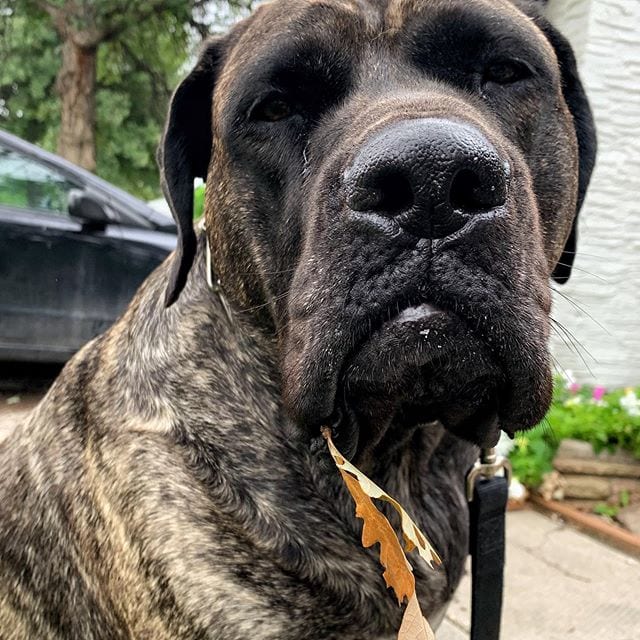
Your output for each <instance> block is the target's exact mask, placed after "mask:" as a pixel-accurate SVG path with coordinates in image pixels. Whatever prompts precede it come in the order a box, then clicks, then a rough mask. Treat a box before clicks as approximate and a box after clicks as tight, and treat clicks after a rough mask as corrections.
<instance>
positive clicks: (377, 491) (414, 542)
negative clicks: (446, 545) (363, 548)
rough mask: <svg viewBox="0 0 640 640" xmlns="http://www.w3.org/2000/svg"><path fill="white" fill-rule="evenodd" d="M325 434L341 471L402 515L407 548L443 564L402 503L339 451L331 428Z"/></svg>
mask: <svg viewBox="0 0 640 640" xmlns="http://www.w3.org/2000/svg"><path fill="white" fill-rule="evenodd" d="M322 433H323V435H324V437H325V438H326V440H327V444H328V445H329V451H330V452H331V456H332V457H333V460H334V462H335V463H336V466H337V467H338V469H340V472H341V473H342V475H343V476H344V472H347V473H348V474H350V475H351V476H353V477H355V478H356V480H357V481H358V482H359V484H360V486H361V487H362V490H363V491H364V492H365V493H366V494H367V495H368V496H369V497H370V498H376V499H377V500H384V501H385V502H388V503H389V504H390V505H391V506H392V507H393V508H394V509H395V510H396V511H397V512H398V514H399V515H400V525H401V527H402V535H403V538H404V542H405V548H406V550H407V551H413V550H414V549H417V551H418V554H419V555H420V557H421V558H422V559H423V560H424V561H425V562H426V563H427V564H428V565H429V566H430V567H431V568H432V569H435V568H436V567H437V566H439V565H441V564H442V560H441V559H440V556H439V555H438V554H437V552H436V550H435V549H434V548H433V546H432V545H431V544H430V542H429V541H428V540H427V537H426V536H425V535H424V533H422V531H420V529H419V528H418V525H416V523H415V522H414V521H413V520H412V519H411V517H410V516H409V514H408V513H407V512H406V511H405V510H404V509H403V507H402V505H401V504H400V503H399V502H397V501H396V500H394V499H393V498H392V497H391V496H390V495H389V494H387V493H386V492H385V491H383V490H382V489H381V488H380V487H379V486H378V485H377V484H376V483H375V482H373V480H371V479H370V478H368V477H367V476H366V475H365V474H364V473H362V471H360V469H358V467H356V466H354V465H352V464H351V463H350V462H349V461H348V460H346V458H345V457H344V456H343V455H342V454H341V453H340V452H339V451H338V449H337V448H336V446H335V445H334V444H333V441H332V440H331V430H330V429H326V430H323V432H322Z"/></svg>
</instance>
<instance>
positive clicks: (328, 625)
mask: <svg viewBox="0 0 640 640" xmlns="http://www.w3.org/2000/svg"><path fill="white" fill-rule="evenodd" d="M541 7H542V3H536V2H525V1H524V0H522V1H520V0H511V1H510V0H388V1H385V0H275V1H274V2H272V3H268V4H265V5H263V6H261V7H260V8H259V9H258V10H257V11H256V12H255V13H254V15H253V16H251V17H250V18H248V19H247V20H245V21H243V22H241V23H240V24H238V25H237V26H236V27H235V28H234V29H233V30H232V31H231V33H230V34H229V35H227V36H225V37H222V38H219V39H215V40H212V41H210V42H209V43H208V44H207V45H206V47H205V48H204V51H203V53H202V56H201V58H200V61H199V62H198V64H197V66H196V68H195V69H194V71H193V72H192V73H191V74H190V75H189V76H188V77H187V78H186V79H185V80H184V82H183V83H182V84H181V85H180V87H179V88H178V89H177V91H176V93H175V95H174V97H173V100H172V103H171V107H170V112H169V116H168V123H167V127H166V132H165V135H164V138H163V141H162V144H161V148H160V154H159V160H160V166H161V171H162V182H163V187H164V189H165V194H166V197H167V199H168V201H169V203H170V204H171V207H172V209H173V212H174V215H175V217H176V221H177V224H178V228H179V232H180V233H179V248H178V250H177V252H176V253H175V254H174V255H173V256H172V257H170V258H169V259H168V260H167V262H166V263H165V264H164V265H163V266H162V267H160V268H159V269H158V270H157V271H156V272H155V273H154V274H153V275H151V276H150V278H149V279H148V280H147V281H146V282H145V284H144V285H143V286H142V288H141V289H140V291H139V292H138V294H137V295H136V297H135V298H134V300H133V302H132V303H131V305H130V307H129V309H128V311H127V312H126V313H125V314H124V316H123V317H122V318H121V319H120V320H119V321H118V322H117V323H116V324H115V325H114V326H113V327H112V328H111V329H110V330H109V331H107V333H105V334H104V335H102V336H100V337H99V338H97V339H95V340H93V341H92V342H91V343H89V344H88V345H87V346H86V347H85V348H84V349H82V351H81V352H80V353H78V354H77V355H76V356H75V357H74V358H73V359H72V360H71V361H70V362H69V364H68V365H67V366H66V367H65V369H64V371H63V372H62V374H61V375H60V377H59V379H58V380H57V381H56V382H55V384H54V385H53V387H52V389H51V390H50V392H49V393H48V394H47V396H46V397H45V399H44V400H43V401H42V403H41V404H40V405H39V407H38V408H37V409H36V410H35V412H34V413H33V414H32V415H31V417H30V419H29V420H28V421H27V423H26V424H24V425H23V426H22V427H21V428H19V429H18V430H17V431H16V432H15V433H14V434H13V435H12V437H11V438H9V440H8V441H6V442H5V443H4V444H3V445H2V447H1V449H0V518H1V521H0V637H1V638H4V639H8V638H11V639H20V638H38V639H40V638H42V639H48V638H51V639H53V638H58V639H59V638H65V639H66V638H77V639H82V640H89V639H98V638H101V639H112V638H114V639H115V638H150V639H151V638H152V639H154V640H160V639H163V638H166V639H169V638H171V639H176V638H184V639H187V638H189V639H193V638H217V639H224V640H235V639H246V638H254V639H256V640H266V639H276V638H277V639H278V640H287V639H291V640H293V639H300V638H308V639H310V640H320V639H327V640H328V639H332V638H340V639H342V640H356V639H362V640H364V639H365V638H366V639H369V638H391V637H393V634H394V632H395V631H397V628H398V625H399V620H400V616H401V610H400V609H399V608H398V606H397V602H395V601H394V598H393V596H392V595H391V594H390V593H388V592H387V589H386V588H385V585H384V581H383V580H382V579H381V577H380V573H379V568H378V565H377V561H376V558H375V554H374V553H372V552H371V551H370V550H364V549H362V547H361V546H360V544H359V529H360V526H361V525H360V524H359V521H357V520H356V519H355V517H354V515H353V508H352V504H351V502H350V499H349V497H348V495H347V494H346V493H345V491H344V489H343V488H342V487H341V486H340V479H339V476H338V474H337V473H335V470H333V471H332V470H331V467H330V465H329V464H327V455H328V454H327V453H326V451H325V449H324V448H323V447H320V446H317V438H318V436H319V435H320V428H321V426H323V425H327V424H328V425H331V426H332V427H333V428H334V433H335V434H336V443H337V444H338V446H339V447H340V448H341V449H342V450H343V451H344V452H345V454H347V455H348V456H349V457H350V458H352V459H353V460H355V462H356V463H357V464H359V465H360V466H361V467H362V468H363V470H365V471H366V472H367V473H368V474H369V475H371V476H372V477H373V478H375V480H376V481H377V482H379V484H381V485H382V486H384V487H385V488H386V489H387V490H388V491H389V493H391V494H392V495H394V496H395V497H396V498H398V499H399V500H400V501H401V502H402V503H403V504H404V505H405V506H406V507H407V509H408V510H409V511H410V512H411V513H412V514H413V516H414V517H415V519H416V520H417V521H418V522H419V523H420V525H421V526H422V527H423V528H424V530H425V531H426V532H427V533H428V534H429V535H430V537H431V538H432V540H433V542H434V544H435V546H436V548H437V549H438V551H439V553H440V554H441V555H442V557H443V560H444V570H442V571H440V572H431V571H430V570H428V569H427V568H426V566H424V565H423V564H421V561H420V560H419V559H412V561H413V562H414V563H415V574H416V579H417V593H418V595H419V597H420V601H421V606H422V608H423V611H424V612H425V614H426V615H427V616H428V617H430V618H431V620H432V622H433V623H434V624H437V621H438V617H439V616H440V615H441V613H442V611H443V610H444V608H445V606H446V604H447V602H448V601H449V599H450V598H451V596H452V593H453V591H454V590H455V588H456V586H457V584H458V581H459V579H460V576H461V573H462V568H463V562H464V557H465V555H466V548H467V534H466V530H467V508H466V505H465V500H464V495H463V478H464V474H465V472H466V470H467V469H468V467H469V466H470V464H471V462H472V460H473V459H474V457H475V456H476V455H477V448H476V447H477V445H483V446H492V445H493V444H494V443H495V442H496V440H497V438H498V435H499V431H500V429H503V430H505V431H507V432H508V433H514V432H515V431H516V430H519V429H526V428H529V427H532V426H533V425H535V424H536V423H537V422H538V421H539V420H540V419H541V418H542V416H543V415H544V413H545V411H546V409H547V406H548V403H549V399H550V393H551V373H550V365H549V353H548V346H547V341H548V333H549V309H550V293H549V291H550V288H549V282H550V279H551V278H554V277H555V278H556V279H557V280H559V281H565V280H566V279H567V278H568V276H569V274H570V270H571V263H572V260H573V256H574V252H575V245H576V232H575V224H576V215H577V211H578V209H579V208H580V205H581V204H582V200H583V198H584V195H585V191H586V188H587V185H588V182H589V177H590V173H591V169H592V166H593V161H594V154H595V135H594V130H593V123H592V119H591V113H590V110H589V106H588V103H587V101H586V98H585V96H584V93H583V90H582V86H581V84H580V80H579V78H578V76H577V71H576V64H575V60H574V58H573V55H572V52H571V49H570V47H569V45H568V44H567V42H566V40H565V39H564V38H563V37H562V36H561V35H559V34H558V33H557V32H556V31H555V30H554V29H553V28H552V27H551V26H550V25H549V24H548V23H547V22H546V20H545V19H544V18H543V17H542V16H541V15H540V13H539V11H540V10H541ZM198 176H199V177H203V178H206V181H207V196H206V214H205V215H206V231H196V230H194V227H193V225H192V200H193V198H192V196H193V194H192V184H193V179H194V178H195V177H198ZM207 245H208V246H209V248H210V256H211V260H210V263H211V265H212V271H213V274H207V272H206V265H207V260H206V254H207ZM208 275H210V276H211V277H209V278H208V277H207V276H208ZM208 280H212V281H213V282H214V283H215V282H217V281H218V280H219V281H220V288H218V287H214V288H211V287H210V286H209V284H208Z"/></svg>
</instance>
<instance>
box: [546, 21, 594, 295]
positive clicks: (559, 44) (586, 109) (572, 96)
mask: <svg viewBox="0 0 640 640" xmlns="http://www.w3.org/2000/svg"><path fill="white" fill-rule="evenodd" d="M536 22H537V23H538V26H539V27H540V28H541V29H542V31H543V32H544V34H545V35H546V37H547V39H548V40H549V42H550V43H551V45H552V46H553V48H554V50H555V52H556V56H557V57H558V62H559V64H560V72H561V74H562V93H563V95H564V99H565V102H566V103H567V106H568V107H569V111H570V112H571V115H572V116H573V124H574V127H575V130H576V137H577V139H578V159H579V173H578V200H577V207H576V213H575V217H574V219H573V226H572V227H571V233H570V234H569V237H568V239H567V242H566V244H565V247H564V250H563V252H562V255H561V256H560V260H559V262H558V264H557V265H556V267H555V269H554V271H553V274H552V278H553V279H554V280H555V281H556V282H558V283H559V284H565V283H566V282H567V281H568V280H569V277H570V276H571V268H572V266H573V261H574V258H575V255H576V248H577V240H578V213H579V212H580V209H581V208H582V205H583V203H584V199H585V196H586V194H587V187H588V186H589V181H590V180H591V173H592V172H593V167H594V164H595V160H596V150H597V139H596V128H595V124H594V121H593V114H592V113H591V107H590V106H589V101H588V100H587V96H586V94H585V91H584V88H583V86H582V82H581V81H580V76H579V75H578V66H577V64H576V58H575V56H574V54H573V50H572V49H571V45H570V44H569V41H568V40H567V39H566V38H565V37H564V36H563V35H561V34H560V33H559V32H558V31H557V30H556V29H555V28H554V27H552V26H551V25H550V24H549V22H547V21H546V20H544V19H540V20H536Z"/></svg>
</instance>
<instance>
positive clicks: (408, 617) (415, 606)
mask: <svg viewBox="0 0 640 640" xmlns="http://www.w3.org/2000/svg"><path fill="white" fill-rule="evenodd" d="M435 638H436V637H435V636H434V635H433V631H432V630H431V627H430V626H429V623H428V622H427V620H426V618H425V617H424V616H423V615H422V611H421V610H420V604H419V603H418V598H417V597H416V594H415V593H414V594H413V596H411V598H410V599H409V604H408V605H407V608H406V610H405V612H404V616H403V618H402V624H401V625H400V631H399V632H398V640H435Z"/></svg>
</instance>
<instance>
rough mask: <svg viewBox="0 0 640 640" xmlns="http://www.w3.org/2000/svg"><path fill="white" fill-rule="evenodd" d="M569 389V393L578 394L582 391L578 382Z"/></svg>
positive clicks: (573, 383)
mask: <svg viewBox="0 0 640 640" xmlns="http://www.w3.org/2000/svg"><path fill="white" fill-rule="evenodd" d="M567 389H568V390H569V393H578V391H580V385H579V384H578V383H577V382H572V383H571V384H570V385H569V386H568V387H567Z"/></svg>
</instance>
